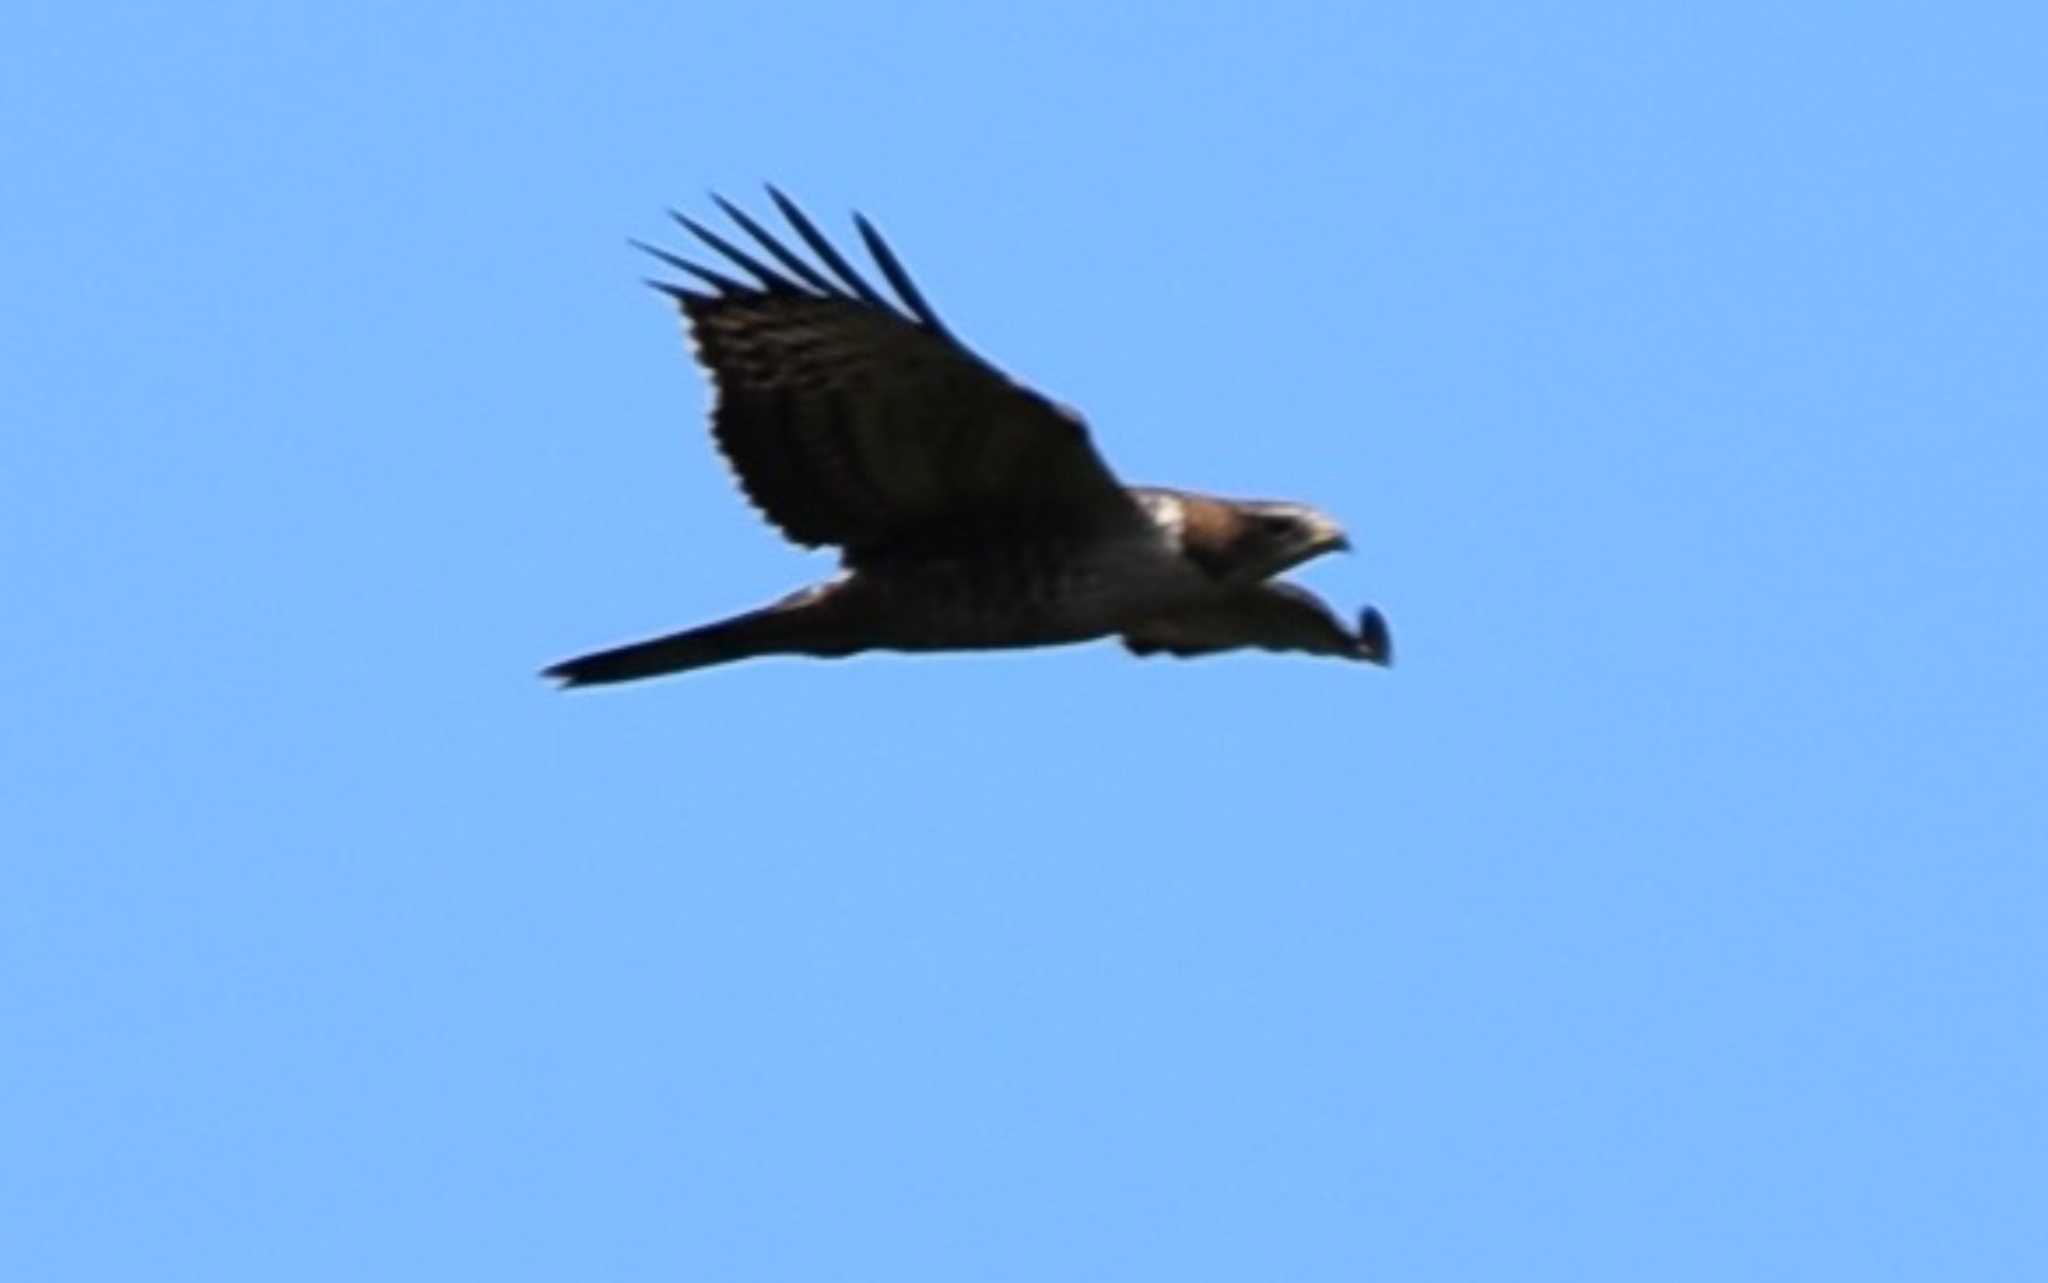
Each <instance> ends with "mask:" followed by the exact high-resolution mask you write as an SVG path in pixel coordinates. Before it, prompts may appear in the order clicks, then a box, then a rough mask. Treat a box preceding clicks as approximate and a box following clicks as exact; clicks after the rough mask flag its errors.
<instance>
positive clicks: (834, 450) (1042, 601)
mask: <svg viewBox="0 0 2048 1283" xmlns="http://www.w3.org/2000/svg"><path fill="white" fill-rule="evenodd" d="M769 196H770V197H771V198H772V199H773V200H774V202H775V205H776V207H777V208H778V209H779V210H780V211H781V213H782V216H783V217H784V218H785V219H787V220H788V222H789V225H790V227H791V228H792V229H793V230H794V231H795V233H796V235H797V237H798V238H799V239H800V240H801V241H802V242H803V244H804V245H805V246H806V247H807V248H808V249H809V250H810V252H811V254H813V255H815V261H811V260H808V259H806V258H804V257H803V256H802V255H801V254H799V253H798V252H797V251H796V250H795V249H793V248H791V247H790V246H789V245H787V244H785V243H784V242H783V241H782V240H780V239H778V238H777V237H776V236H774V235H773V234H771V233H770V232H769V231H768V229H767V228H765V227H763V226H762V225H761V224H760V223H759V222H757V221H755V220H754V219H753V218H752V217H750V216H749V215H748V214H747V213H745V212H744V211H743V210H741V209H739V208H737V207H736V206H734V205H732V204H731V203H729V202H727V201H725V200H724V199H722V198H718V197H714V198H713V199H715V200H717V202H718V204H719V207H720V208H721V209H723V210H724V211H725V213H726V215H727V216H728V217H730V218H731V219H732V221H733V223H734V225H735V226H737V227H738V229H739V230H740V232H742V233H744V234H745V236H746V237H747V238H748V239H749V240H750V241H751V242H752V243H753V247H754V248H753V249H748V248H742V247H741V246H740V245H738V244H735V243H734V242H733V241H732V240H730V239H728V238H726V237H724V236H721V235H719V234H718V233H717V232H714V231H712V230H711V229H710V228H708V227H705V226H703V225H701V224H699V223H698V222H696V221H695V220H693V219H690V218H688V217H685V216H684V215H681V214H676V215H674V218H675V219H676V221H677V222H678V223H680V224H681V225H682V226H683V228H685V229H686V230H687V231H688V232H689V233H690V234H691V235H693V236H695V237H696V238H697V239H698V240H699V241H702V242H703V243H704V244H705V245H707V246H709V247H710V248H711V249H712V250H714V251H715V252H716V253H718V254H719V255H720V256H722V257H723V258H724V259H725V260H727V265H726V266H725V270H724V271H718V270H713V269H712V268H709V267H706V266H703V265H701V264H699V263H694V262H690V261H688V260H686V259H683V258H681V257H678V256H677V255H674V254H671V253H669V252H667V251H665V250H660V249H656V248H653V247H652V246H645V245H643V246H640V248H642V249H644V250H646V251H647V252H648V253H649V254H652V255H653V256H654V257H655V258H657V259H659V260H660V261H661V262H663V263H665V264H667V265H668V266H669V267H670V268H672V269H674V270H675V271H677V272H679V273H682V274H683V275H684V277H685V278H687V283H682V282H675V281H656V282H651V283H652V284H653V285H654V286H655V288H656V289H658V290H660V291H661V292H662V293H663V294H665V295H667V296H668V297H669V298H671V299H673V300H674V301H675V303H676V305H677V306H678V307H679V308H680V309H681V311H682V315H683V319H684V324H685V326H686V328H687V329H688V332H689V335H690V338H691V339H692V340H693V342H694V344H695V347H696V352H697V357H698V359H699V360H700V361H701V362H702V363H703V365H704V367H705V368H706V369H707V370H708V371H709V372H710V375H711V381H712V384H713V385H714V387H715V389H716V393H717V398H716V405H715V407H714V408H713V410H712V414H711V434H712V437H713V438H714V439H715V440H716V441H717V443H718V447H719V449H720V450H721V451H722V452H723V453H724V455H725V457H726V459H727V460H728V461H729V462H730V463H731V465H732V468H733V471H734V472H736V473H737V474H738V476H739V482H740V485H741V487H742V488H743V489H744V490H745V492H746V495H747V497H748V498H749V499H750V500H752V501H753V503H754V505H755V506H756V507H757V508H759V509H760V510H761V512H762V513H763V514H764V515H765V516H766V517H767V518H768V520H769V521H771V522H773V523H774V524H775V525H776V526H778V527H779V528H780V529H781V530H782V532H783V533H784V534H785V535H787V536H788V537H789V538H790V539H791V540H793V541H794V542H796V543H799V544H802V545H805V546H807V547H819V546H824V545H830V546H833V547H836V548H838V549H839V550H840V551H841V564H842V567H843V569H842V572H841V573H840V574H839V575H838V576H837V577H836V578H833V579H831V580H829V581H827V582H825V583H821V584H817V585H814V586H812V587H809V588H805V589H803V590H801V591H799V592H796V593H794V594H792V595H790V596H788V597H785V598H783V599H782V600H780V601H778V602H775V603H774V604H772V605H769V606H766V607H763V608H762V609H759V610H753V611H749V612H747V613H745V614H742V615H737V616H734V617H733V618H730V619H725V620H720V621H719V622H717V623H712V624H706V625H704V626H702V627H698V628H691V629H687V630H685V631H683V632H679V633H673V634H670V635H669V636H666V637H657V638H654V639H651V640H648V641H641V642H635V643H632V644H630V645H626V646H620V647H617V648H615V649H611V650H604V651H598V652H596V653H594V654H589V655H582V656H579V657H577V658H575V659H569V660H564V661H563V662H561V663H559V664H556V665H554V666H553V667H551V668H549V669H547V670H546V675H547V676H549V677H553V678H556V679H558V680H559V681H561V682H562V684H564V685H566V686H583V685H591V684H596V683H602V682H620V681H630V680H632V679H635V678H640V677H654V676H658V675H660V674H663V673H674V672H681V671H684V670H686V669H692V668H703V667H705V666H707V665H711V664H722V663H726V662H728V661H730V660H735V659H746V658H750V657H752V656H756V655H784V654H793V655H817V656H834V655H851V654H854V653H856V652H859V651H864V650H877V649H881V650H903V651H919V650H967V649H992V648H999V647H1014V646H1045V645H1054V644H1058V643H1062V642H1080V641H1088V640H1091V639H1094V638H1100V637H1110V636H1117V637H1121V638H1122V640H1123V643H1124V645H1125V646H1126V647H1128V648H1129V649H1130V650H1131V651H1132V652H1133V653H1135V654H1139V655H1152V654H1166V655H1179V656H1191V655H1209V654H1214V653H1216V652H1219V651H1227V650H1238V649H1242V648H1246V647H1258V648H1262V649H1266V650H1277V651H1301V652H1304V653H1307V654H1311V655H1329V656H1334V657H1337V658H1342V659H1353V660H1366V661H1369V662H1372V663H1375V664H1382V665H1384V664H1386V663H1388V662H1389V661H1390V658H1391V655H1392V650H1391V646H1390V644H1389V641H1388V635H1387V628H1386V623H1385V621H1384V620H1383V619H1382V618H1381V616H1380V613H1379V612H1378V611H1377V610H1374V609H1372V608H1370V607H1368V608H1367V609H1366V610H1365V611H1364V612H1362V614H1361V616H1360V619H1359V626H1358V630H1357V631H1356V632H1353V631H1352V630H1350V629H1348V628H1346V627H1345V625H1344V623H1343V622H1342V621H1341V620H1339V619H1338V618H1337V616H1336V615H1335V614H1334V613H1333V612H1332V611H1331V610H1330V608H1329V607H1328V606H1326V605H1324V604H1323V602H1322V601H1321V600H1319V599H1318V598H1317V597H1316V596H1315V595H1314V594H1312V593H1310V592H1308V591H1307V590H1306V589H1303V588H1300V587H1298V586H1296V585H1294V584H1291V583H1286V582H1284V581H1280V580H1277V579H1275V578H1274V576H1276V575H1278V574H1280V573H1281V572H1282V571H1285V570H1287V569H1289V568H1290V567H1293V566H1296V565H1299V564H1301V563H1302V562H1304V561H1307V560H1308V559H1309V558H1311V557H1315V556H1318V555H1320V554H1322V553H1325V552H1329V551H1332V550H1335V549H1343V548H1348V547H1349V546H1350V545H1349V542H1348V541H1347V539H1346V538H1345V535H1344V531H1343V530H1342V528H1340V527H1339V526H1338V525H1337V523H1336V522H1334V521H1332V520H1331V519H1330V518H1329V517H1327V516H1325V515H1323V514H1322V513H1320V512H1318V511H1316V510H1315V509H1314V508H1311V507H1309V506H1307V505H1306V504H1300V503H1284V502H1278V501H1271V500H1246V499H1223V498H1217V497H1215V496H1212V495H1202V494H1193V493H1189V492H1187V491H1183V490H1169V489H1162V488H1158V487H1150V486H1126V485H1124V484H1123V483H1122V482H1120V481H1118V480H1117V478H1116V476H1115V475H1114V474H1113V473H1112V472H1110V470H1109V468H1108V466H1107V465H1106V464H1104V463H1103V461H1102V457H1101V456H1100V455H1099V454H1097V453H1096V450H1095V445H1094V443H1093V441H1091V440H1090V438H1089V434H1088V429H1087V426H1086V425H1085V424H1084V423H1082V421H1081V419H1080V418H1079V416H1077V415H1076V414H1074V413H1073V412H1072V411H1070V410H1067V409H1065V408H1064V407H1061V406H1059V405H1057V404H1055V403H1054V402H1052V401H1050V400H1048V399H1046V398H1045V397H1043V396H1040V395H1039V394H1038V393H1036V392H1034V391H1032V390H1031V389H1029V388H1027V387H1023V386H1021V385H1019V384H1017V383H1013V382H1012V381H1011V380H1010V379H1009V378H1007V377H1005V376H1004V374H1003V373H1002V372H1001V371H1000V370H998V369H996V368H995V367H994V366H993V365H990V364H989V363H988V362H986V361H984V360H982V359H981V358H980V357H979V356H977V355H975V354H974V353H973V352H972V351H970V350H969V349H968V348H967V347H966V345H965V344H963V343H961V342H960V341H959V340H958V339H956V338H954V337H953V335H952V333H951V332H950V331H949V330H948V329H947V328H946V326H945V325H944V323H942V322H941V321H940V320H939V317H938V314H937V313H936V312H934V311H933V310H932V308H931V305H930V304H928V303H927V302H926V301H925V299H924V296H923V295H922V294H921V293H919V291H918V289H917V287H916V286H915V285H914V284H912V282H911V279H910V276H909V274H908V273H907V272H905V271H904V269H903V266H902V264H901V263H900V262H899V261H898V260H897V258H896V256H895V254H894V253H892V252H891V251H890V249H889V247H888V245H887V244H886V243H885V242H884V241H883V240H882V237H881V235H880V234H879V233H877V232H876V231H875V229H874V227H873V226H872V225H871V224H870V223H869V222H868V221H867V220H866V219H864V218H861V217H859V216H858V215H856V216H855V218H854V226H855V227H856V228H857V229H858V231H859V233H860V237H861V240H862V241H863V242H864V243H865V244H866V246H867V250H868V253H869V254H870V255H872V256H873V258H874V261H875V265H876V267H878V268H879V269H880V270H881V274H882V277H883V279H884V280H885V281H886V282H887V283H888V285H889V287H890V289H891V290H892V291H893V292H894V297H893V298H890V297H885V296H884V295H883V294H882V293H881V292H880V291H879V290H877V289H876V288H875V287H874V286H872V285H871V284H869V282H868V281H867V280H866V279H864V278H863V277H862V276H861V275H860V274H859V273H858V272H857V271H856V270H855V269H854V267H853V265H852V264H851V263H849V262H848V261H847V260H846V258H845V257H844V256H843V255H842V254H841V253H840V252H839V251H838V250H837V249H836V248H834V246H833V245H832V243H831V242H830V241H828V240H826V239H825V237H824V235H823V234H822V233H820V232H819V231H818V229H817V227H816V226H815V225H813V224H812V222H811V221H810V219H808V218H807V217H805V216H804V214H803V213H802V211H800V210H799V209H798V208H797V207H796V206H795V205H794V204H792V203H791V202H790V200H789V199H788V198H787V197H785V196H784V195H783V194H782V193H781V192H779V191H776V190H775V189H774V188H772V187H771V188H769ZM764 255H765V258H764V257H763V256H764ZM732 272H738V273H742V274H744V276H745V277H746V278H747V279H744V280H742V279H738V278H737V277H735V276H734V275H729V274H728V273H732Z"/></svg>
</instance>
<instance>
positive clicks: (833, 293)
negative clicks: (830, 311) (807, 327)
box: [711, 192, 846, 298]
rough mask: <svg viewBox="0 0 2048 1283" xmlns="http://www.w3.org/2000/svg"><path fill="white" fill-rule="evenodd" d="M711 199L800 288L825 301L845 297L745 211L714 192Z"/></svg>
mask: <svg viewBox="0 0 2048 1283" xmlns="http://www.w3.org/2000/svg"><path fill="white" fill-rule="evenodd" d="M711 199H712V201H713V202H714V203H716V204H717V206H718V207H719V208H720V209H722V210H724V211H725V216H726V217H727V218H730V219H731V220H732V221H733V222H734V224H736V225H737V226H738V227H739V229H740V230H741V231H743V232H745V233H746V234H747V235H749V236H751V237H753V238H754V243H755V244H757V245H759V246H760V247H761V248H762V249H764V250H767V251H768V253H769V254H770V255H771V256H772V257H773V258H774V259H775V261H776V262H778V263H780V264H782V265H783V266H784V267H785V268H788V269H789V270H790V271H791V272H793V273H795V274H796V275H797V277H799V278H800V279H801V280H802V281H803V283H804V284H806V285H808V286H810V287H811V288H812V289H814V290H816V291H818V292H819V293H820V294H823V295H825V296H826V297H827V298H845V297H846V291H844V290H842V289H840V288H839V287H838V286H837V285H834V284H833V283H832V282H831V281H830V280H829V279H827V278H826V276H825V274H824V273H822V272H820V271H819V270H818V269H817V268H815V267H812V266H811V265H810V264H809V263H806V262H804V261H803V260H802V259H801V258H798V257H797V256H796V254H795V253H794V252H792V251H791V250H790V248H789V247H788V246H787V245H784V244H783V243H782V242H781V241H779V240H776V239H775V237H774V236H773V235H771V234H770V233H769V231H768V229H767V228H765V227H763V226H761V224H759V223H757V222H755V221H754V219H753V217H752V216H751V215H749V214H748V213H747V211H745V210H743V209H741V208H740V207H739V206H737V205H735V204H733V203H732V202H731V201H729V200H727V199H726V198H725V197H723V196H720V195H719V194H718V193H717V192H712V193H711Z"/></svg>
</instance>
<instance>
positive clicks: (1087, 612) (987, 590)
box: [850, 538, 1206, 649]
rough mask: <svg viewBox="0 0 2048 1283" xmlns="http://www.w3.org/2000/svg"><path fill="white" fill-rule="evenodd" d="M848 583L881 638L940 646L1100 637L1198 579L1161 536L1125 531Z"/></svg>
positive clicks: (919, 562) (887, 570) (1173, 599)
mask: <svg viewBox="0 0 2048 1283" xmlns="http://www.w3.org/2000/svg"><path fill="white" fill-rule="evenodd" d="M850 586H852V587H854V588H855V590H856V591H857V592H858V594H859V596H860V597H861V599H862V601H863V603H864V604H865V605H867V606H868V608H869V611H870V612H871V618H872V619H873V620H874V624H875V627H876V630H877V632H878V633H880V634H882V635H883V637H884V638H885V639H886V640H884V641H883V643H882V644H884V645H890V646H897V647H901V648H904V649H944V648H953V647H992V646H1029V645H1049V644H1052V643H1056V642H1068V641H1085V640H1087V639H1089V638H1094V637H1103V636H1107V635H1109V634H1111V633H1115V632H1120V631H1122V629H1123V628H1125V627H1126V626H1128V625H1129V624H1131V623H1133V622H1134V621H1136V620H1139V619H1142V618H1145V617H1148V616H1150V615H1153V614H1155V613H1157V612H1158V611H1160V610H1161V609H1164V608H1167V607H1169V606H1172V605H1174V604H1176V603H1179V602H1182V601H1185V600H1186V599H1187V598H1188V597H1189V596H1190V595H1192V594H1197V593H1200V592H1201V591H1203V589H1204V588H1205V586H1206V585H1205V584H1204V582H1203V580H1202V577H1201V576H1200V573H1199V572H1198V571H1195V570H1194V569H1193V568H1192V567H1191V566H1189V565H1188V564H1187V563H1186V562H1185V561H1184V560H1183V559H1181V558H1180V557H1178V556H1176V555H1174V554H1173V552H1172V550H1171V549H1170V548H1168V547H1167V546H1165V545H1164V544H1162V543H1161V542H1160V541H1158V540H1156V539H1150V538H1146V539H1129V538H1126V539H1115V540H1096V541H1089V542H1045V543H1016V544H1004V545H1000V546H995V547H990V548H986V549H980V550H976V551H975V552H973V553H971V554H967V555H954V556H943V557H930V558H922V559H911V560H903V561H897V562H892V563H890V564H888V565H887V566H879V567H874V568H871V569H864V570H862V571H861V572H860V573H859V574H858V575H857V576H856V577H855V580H854V583H853V585H850Z"/></svg>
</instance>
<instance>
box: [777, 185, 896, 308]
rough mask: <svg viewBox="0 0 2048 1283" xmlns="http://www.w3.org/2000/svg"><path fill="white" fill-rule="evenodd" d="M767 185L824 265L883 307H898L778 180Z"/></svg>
mask: <svg viewBox="0 0 2048 1283" xmlns="http://www.w3.org/2000/svg"><path fill="white" fill-rule="evenodd" d="M764 185H765V186H766V187H767V188H768V198H769V199H770V200H772V201H774V202H775V208H777V209H779V210H781V211H782V216H783V217H784V218H786V219H788V220H789V225H790V226H791V227H794V228H795V229H796V234H797V235H798V236H801V237H803V241H804V244H806V245H808V246H810V247H811V253H813V254H816V255H817V256H818V257H819V258H820V259H823V260H824V263H825V266H826V267H828V268H830V269H831V270H832V274H833V275H834V276H837V277H838V278H839V279H840V281H841V282H842V283H844V284H845V286H846V288H848V289H850V290H852V291H853V292H854V293H855V294H857V295H859V296H860V297H861V298H862V299H863V300H865V301H866V302H868V303H872V304H873V305H874V306H876V307H879V308H881V309H882V310H884V311H888V312H893V311H895V309H894V308H892V307H890V306H889V303H888V300H886V299H884V298H883V297H882V296H881V295H880V294H877V293H875V287H874V286H872V285H870V284H868V283H867V281H866V280H864V279H862V277H861V274H860V273H859V272H856V271H854V270H853V264H851V263H849V262H847V261H846V258H845V256H843V255H842V254H840V252H839V251H838V250H836V249H834V248H833V247H832V242H831V241H828V240H826V239H825V234H824V233H823V232H820V231H819V230H818V228H817V225H816V224H814V223H812V222H811V220H810V218H809V217H808V216H807V215H806V214H805V213H804V212H803V211H802V210H800V209H798V208H797V207H796V202H795V201H793V200H791V199H790V198H789V197H787V196H784V195H783V194H782V192H781V190H780V189H778V188H777V187H776V186H775V184H773V183H767V184H764Z"/></svg>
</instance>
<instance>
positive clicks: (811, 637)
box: [541, 590, 859, 687]
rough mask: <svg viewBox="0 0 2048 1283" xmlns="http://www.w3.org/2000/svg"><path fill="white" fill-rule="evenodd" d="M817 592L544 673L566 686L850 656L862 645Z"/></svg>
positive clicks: (583, 657)
mask: <svg viewBox="0 0 2048 1283" xmlns="http://www.w3.org/2000/svg"><path fill="white" fill-rule="evenodd" d="M819 596H821V594H818V593H817V592H816V591H815V590H812V591H808V592H804V593H798V594H797V595H796V596H794V597H791V598H789V599H788V600H786V601H783V602H779V603H777V604H776V605H773V606H769V607H767V608H766V609H764V610H753V611H748V612H747V613H746V614H744V615H735V616H733V617H732V618H731V619H721V620H719V621H718V622H717V623H715V624H705V625H704V626H702V627H701V628H686V629H684V630H683V631H682V632H679V633H670V634H669V635H668V636H666V637H654V638H650V639H648V640H647V641H640V642H632V643H629V644H627V645H624V646H617V647H614V648H612V649H611V650H600V651H595V652H593V653H591V654H588V655H578V656H577V657H576V658H574V659H565V660H563V661H562V662H561V663H559V664H554V665H551V666H549V667H548V668H545V669H543V670H542V671H541V675H542V676H543V677H552V678H554V679H555V680H556V681H558V682H560V683H561V684H562V685H563V686H564V687H569V686H599V685H603V684H605V683H608V682H630V681H637V680H639V679H640V678H643V677H660V676H662V675H663V674H665V673H681V672H687V671H689V670H690V669H693V668H706V667H709V666H710V665H712V664H727V663H731V662H732V661H733V660H735V659H751V658H753V657H754V656H756V655H846V654H851V653H852V652H853V651H855V650H857V649H859V647H858V646H857V645H854V644H852V643H851V641H850V640H849V639H848V638H847V636H846V635H845V630H844V628H842V627H840V626H839V624H838V621H836V620H835V619H833V618H832V616H831V613H830V612H828V611H827V610H826V609H824V602H822V601H819V600H817V598H818V597H819Z"/></svg>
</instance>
